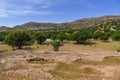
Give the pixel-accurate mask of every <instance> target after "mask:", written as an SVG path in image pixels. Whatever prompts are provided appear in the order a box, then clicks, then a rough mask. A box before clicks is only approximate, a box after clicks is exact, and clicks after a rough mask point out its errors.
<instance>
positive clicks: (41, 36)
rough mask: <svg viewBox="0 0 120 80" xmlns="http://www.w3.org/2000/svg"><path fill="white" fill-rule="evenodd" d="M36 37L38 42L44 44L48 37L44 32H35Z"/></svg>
mask: <svg viewBox="0 0 120 80" xmlns="http://www.w3.org/2000/svg"><path fill="white" fill-rule="evenodd" d="M34 39H35V40H36V41H37V43H38V44H43V42H44V41H45V40H46V37H45V35H44V34H42V33H35V34H34Z"/></svg>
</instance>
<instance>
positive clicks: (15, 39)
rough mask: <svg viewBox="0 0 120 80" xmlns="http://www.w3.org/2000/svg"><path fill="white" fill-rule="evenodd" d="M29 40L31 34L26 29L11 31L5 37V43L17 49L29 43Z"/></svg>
mask: <svg viewBox="0 0 120 80" xmlns="http://www.w3.org/2000/svg"><path fill="white" fill-rule="evenodd" d="M31 41H32V39H31V36H30V35H29V34H28V33H27V32H26V31H12V32H10V33H9V34H8V35H7V36H6V37H5V43H6V44H8V45H10V46H12V47H15V48H17V49H22V47H23V46H25V45H30V44H31Z"/></svg>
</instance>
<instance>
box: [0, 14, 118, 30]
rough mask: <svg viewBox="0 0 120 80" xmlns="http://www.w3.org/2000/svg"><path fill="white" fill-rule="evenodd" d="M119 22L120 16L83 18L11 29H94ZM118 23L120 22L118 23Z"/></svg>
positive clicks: (37, 23) (33, 23)
mask: <svg viewBox="0 0 120 80" xmlns="http://www.w3.org/2000/svg"><path fill="white" fill-rule="evenodd" d="M113 21H114V22H115V21H117V22H118V21H120V16H102V17H98V18H84V19H80V20H76V21H73V22H66V23H59V24H58V23H39V22H28V23H26V24H22V25H17V26H14V27H13V29H26V30H41V29H58V28H71V29H76V28H81V27H96V26H100V25H103V24H106V23H108V22H109V23H110V22H111V23H112V22H113ZM119 23H120V22H119ZM1 29H2V30H9V28H8V27H1V28H0V31H1Z"/></svg>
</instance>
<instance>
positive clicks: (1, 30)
mask: <svg viewBox="0 0 120 80" xmlns="http://www.w3.org/2000/svg"><path fill="white" fill-rule="evenodd" d="M8 30H11V28H10V27H7V26H0V32H3V31H8Z"/></svg>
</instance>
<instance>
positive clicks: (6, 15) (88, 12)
mask: <svg viewBox="0 0 120 80" xmlns="http://www.w3.org/2000/svg"><path fill="white" fill-rule="evenodd" d="M105 15H120V0H0V26H9V27H13V26H15V25H20V24H24V23H27V22H51V23H63V22H72V21H74V20H78V19H82V18H91V17H100V16H105Z"/></svg>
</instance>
